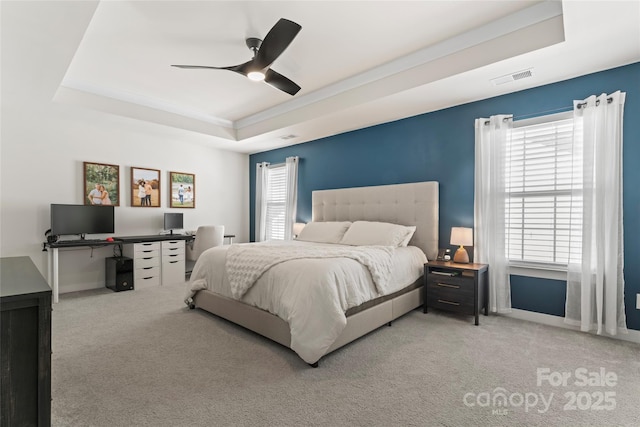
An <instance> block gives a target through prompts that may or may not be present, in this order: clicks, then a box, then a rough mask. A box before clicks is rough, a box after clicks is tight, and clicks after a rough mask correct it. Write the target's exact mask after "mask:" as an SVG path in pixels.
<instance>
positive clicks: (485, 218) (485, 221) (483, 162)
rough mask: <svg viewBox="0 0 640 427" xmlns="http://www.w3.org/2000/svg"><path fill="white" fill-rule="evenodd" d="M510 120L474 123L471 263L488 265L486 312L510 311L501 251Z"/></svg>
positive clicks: (500, 118)
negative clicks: (472, 247) (473, 194)
mask: <svg viewBox="0 0 640 427" xmlns="http://www.w3.org/2000/svg"><path fill="white" fill-rule="evenodd" d="M512 128H513V120H512V119H511V116H505V115H497V116H491V117H490V118H488V119H486V118H480V119H476V122H475V129H476V147H475V149H476V154H475V168H476V170H475V196H474V222H475V227H474V229H475V239H474V240H475V244H474V262H479V263H483V264H489V310H491V311H492V312H497V313H509V312H510V311H511V284H510V281H509V266H508V262H507V256H506V250H505V206H506V200H505V197H506V192H505V186H506V183H505V167H506V161H505V156H506V152H507V150H508V144H509V141H510V138H511V129H512Z"/></svg>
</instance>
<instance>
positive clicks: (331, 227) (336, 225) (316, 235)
mask: <svg viewBox="0 0 640 427" xmlns="http://www.w3.org/2000/svg"><path fill="white" fill-rule="evenodd" d="M350 225H351V222H349V221H344V222H338V221H326V222H310V223H308V224H307V225H305V226H304V228H303V229H302V231H301V232H300V234H299V235H298V237H297V238H296V240H303V241H305V242H316V243H339V242H340V239H342V236H344V233H345V231H347V229H348V228H349V226H350Z"/></svg>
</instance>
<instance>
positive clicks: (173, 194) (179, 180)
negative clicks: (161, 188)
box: [169, 172, 196, 209]
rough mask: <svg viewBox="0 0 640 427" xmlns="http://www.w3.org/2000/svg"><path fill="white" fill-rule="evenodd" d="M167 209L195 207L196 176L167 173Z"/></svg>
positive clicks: (182, 173)
mask: <svg viewBox="0 0 640 427" xmlns="http://www.w3.org/2000/svg"><path fill="white" fill-rule="evenodd" d="M169 207H170V208H187V209H189V208H195V207H196V176H195V174H192V173H186V172H169Z"/></svg>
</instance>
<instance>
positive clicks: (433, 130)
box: [250, 62, 640, 330]
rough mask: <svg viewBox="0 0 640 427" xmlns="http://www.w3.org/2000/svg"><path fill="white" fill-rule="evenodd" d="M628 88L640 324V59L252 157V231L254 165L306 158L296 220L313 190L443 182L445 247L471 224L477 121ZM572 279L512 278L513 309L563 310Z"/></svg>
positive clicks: (630, 257) (630, 282) (633, 271)
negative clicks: (452, 233)
mask: <svg viewBox="0 0 640 427" xmlns="http://www.w3.org/2000/svg"><path fill="white" fill-rule="evenodd" d="M617 90H621V91H624V92H626V93H627V97H626V102H625V117H624V118H625V120H624V130H623V132H624V147H623V150H624V165H623V167H624V176H623V179H624V190H623V191H624V218H625V224H624V237H625V242H624V244H625V283H626V292H625V303H626V307H627V310H626V311H627V325H628V327H629V328H631V329H636V330H640V310H636V309H635V303H636V293H640V220H638V218H640V167H638V161H640V62H639V63H634V64H631V65H627V66H624V67H619V68H614V69H611V70H607V71H602V72H599V73H594V74H589V75H585V76H581V77H577V78H574V79H570V80H566V81H563V82H559V83H554V84H550V85H546V86H541V87H537V88H533V89H527V90H523V91H520V92H516V93H511V94H508V95H502V96H498V97H495V98H489V99H485V100H481V101H477V102H473V103H469V104H464V105H460V106H456V107H452V108H447V109H444V110H440V111H436V112H432V113H427V114H421V115H419V116H414V117H410V118H407V119H403V120H398V121H395V122H391V123H385V124H381V125H377V126H372V127H368V128H365V129H359V130H356V131H352V132H347V133H343V134H340V135H335V136H331V137H328V138H322V139H319V140H315V141H311V142H307V143H304V144H298V145H294V146H290V147H285V148H281V149H277V150H271V151H266V152H262V153H257V154H253V155H251V156H250V174H251V176H250V185H251V187H250V197H251V199H250V227H251V228H250V236H251V239H252V240H253V239H254V235H255V234H254V231H255V230H254V224H255V220H254V218H255V217H254V213H255V172H256V171H255V168H256V167H255V165H256V163H259V162H270V163H281V162H283V161H284V159H285V158H286V157H287V156H299V157H300V163H299V169H298V174H299V175H298V221H301V222H308V221H310V220H311V192H312V191H314V190H322V189H330V188H346V187H362V186H369V185H382V184H398V183H405V182H417V181H439V182H440V236H439V238H440V242H441V243H440V246H441V247H448V245H446V244H447V243H448V242H449V237H450V235H449V234H450V230H451V227H452V226H463V227H473V192H474V120H475V119H476V118H478V117H489V116H491V115H494V114H513V115H514V116H515V118H516V119H518V118H529V117H535V116H540V115H545V114H550V113H552V112H558V111H569V110H571V109H572V105H573V100H574V99H584V98H586V97H588V96H590V95H594V94H595V95H599V94H601V93H612V92H615V91H617ZM565 287H566V284H565V283H564V282H562V281H553V280H546V279H531V278H523V277H522V276H512V286H511V295H512V304H513V307H514V308H520V309H523V310H529V311H535V312H539V313H547V314H554V315H558V316H561V315H563V314H564V298H565Z"/></svg>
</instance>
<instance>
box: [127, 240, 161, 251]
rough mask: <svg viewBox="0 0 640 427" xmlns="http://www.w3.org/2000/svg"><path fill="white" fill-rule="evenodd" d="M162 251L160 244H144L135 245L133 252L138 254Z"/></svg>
mask: <svg viewBox="0 0 640 427" xmlns="http://www.w3.org/2000/svg"><path fill="white" fill-rule="evenodd" d="M151 250H153V251H158V252H159V251H160V242H144V243H135V244H134V245H133V251H134V252H136V253H138V252H148V251H151Z"/></svg>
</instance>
